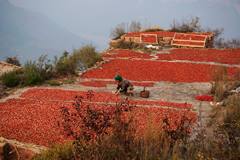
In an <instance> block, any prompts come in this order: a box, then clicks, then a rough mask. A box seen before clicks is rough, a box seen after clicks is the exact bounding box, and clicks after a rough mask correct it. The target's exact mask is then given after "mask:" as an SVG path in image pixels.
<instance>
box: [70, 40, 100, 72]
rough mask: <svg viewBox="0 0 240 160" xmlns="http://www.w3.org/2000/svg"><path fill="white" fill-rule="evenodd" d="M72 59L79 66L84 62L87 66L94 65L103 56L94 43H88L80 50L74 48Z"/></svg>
mask: <svg viewBox="0 0 240 160" xmlns="http://www.w3.org/2000/svg"><path fill="white" fill-rule="evenodd" d="M71 59H72V61H73V62H75V63H76V65H77V66H78V67H80V66H79V65H81V64H83V66H84V67H86V68H89V67H92V66H94V64H96V62H99V61H101V60H102V58H101V56H100V55H99V54H98V53H97V52H96V49H95V47H93V46H92V45H86V46H83V47H82V48H80V49H78V50H74V52H73V55H72V57H71Z"/></svg>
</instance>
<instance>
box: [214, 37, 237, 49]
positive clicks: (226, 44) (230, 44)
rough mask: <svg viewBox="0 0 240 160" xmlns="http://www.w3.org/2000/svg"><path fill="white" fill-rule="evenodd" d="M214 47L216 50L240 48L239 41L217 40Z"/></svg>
mask: <svg viewBox="0 0 240 160" xmlns="http://www.w3.org/2000/svg"><path fill="white" fill-rule="evenodd" d="M214 46H215V47H216V48H240V39H231V40H225V39H224V38H219V39H217V40H216V41H215V44H214Z"/></svg>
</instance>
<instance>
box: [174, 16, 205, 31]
mask: <svg viewBox="0 0 240 160" xmlns="http://www.w3.org/2000/svg"><path fill="white" fill-rule="evenodd" d="M170 31H174V32H200V31H202V27H201V24H200V18H199V17H193V18H191V19H186V20H183V21H182V22H181V23H179V22H176V21H175V20H174V21H173V24H171V29H170Z"/></svg>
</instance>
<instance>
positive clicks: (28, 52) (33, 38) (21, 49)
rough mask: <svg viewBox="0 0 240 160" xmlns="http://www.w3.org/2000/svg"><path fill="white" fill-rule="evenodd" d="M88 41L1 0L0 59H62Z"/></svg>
mask: <svg viewBox="0 0 240 160" xmlns="http://www.w3.org/2000/svg"><path fill="white" fill-rule="evenodd" d="M84 43H86V40H83V39H82V38H80V37H78V36H76V35H74V34H72V33H70V32H68V31H67V30H65V29H63V28H61V27H59V26H58V25H57V24H55V23H54V22H52V21H51V20H49V19H48V18H47V17H45V16H43V15H41V14H38V13H34V12H31V11H27V10H25V9H22V8H18V7H15V6H13V5H12V4H11V3H9V2H8V1H7V0H0V59H4V58H6V57H7V56H14V55H17V56H18V57H19V58H20V59H21V60H22V61H25V59H35V58H37V57H39V56H40V55H41V54H49V55H50V57H52V56H53V55H57V54H58V55H59V54H61V52H62V51H63V50H71V49H73V48H78V47H80V46H81V45H82V44H84Z"/></svg>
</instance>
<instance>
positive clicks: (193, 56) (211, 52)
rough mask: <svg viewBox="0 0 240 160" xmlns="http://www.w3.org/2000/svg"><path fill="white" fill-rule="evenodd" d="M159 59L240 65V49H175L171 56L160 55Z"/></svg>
mask: <svg viewBox="0 0 240 160" xmlns="http://www.w3.org/2000/svg"><path fill="white" fill-rule="evenodd" d="M158 59H159V60H189V61H195V62H217V63H224V64H240V49H225V50H218V49H174V50H172V51H170V54H159V55H158Z"/></svg>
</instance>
